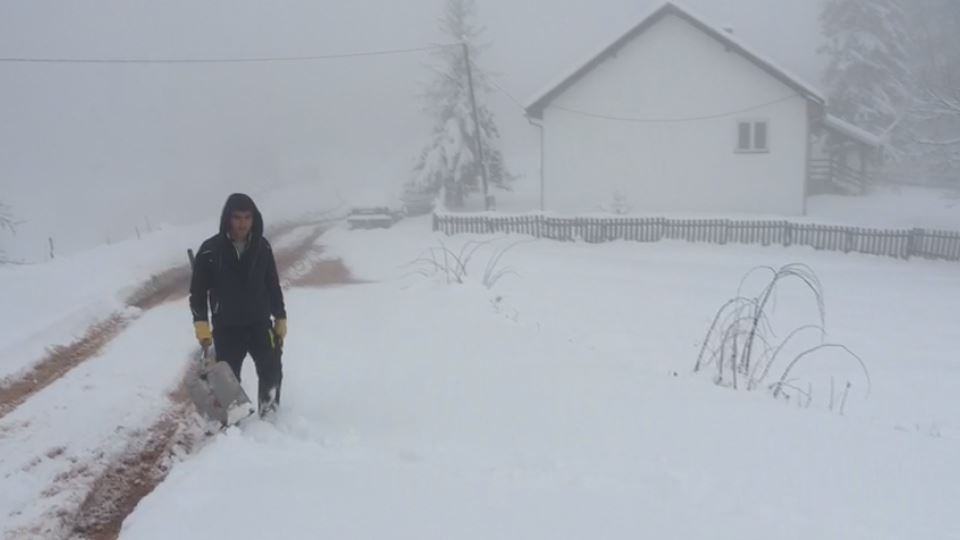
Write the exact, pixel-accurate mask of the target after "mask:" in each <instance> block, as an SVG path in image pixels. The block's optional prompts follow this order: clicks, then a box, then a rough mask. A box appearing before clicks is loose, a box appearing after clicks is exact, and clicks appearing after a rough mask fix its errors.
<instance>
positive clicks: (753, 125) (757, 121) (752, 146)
mask: <svg viewBox="0 0 960 540" xmlns="http://www.w3.org/2000/svg"><path fill="white" fill-rule="evenodd" d="M744 124H746V125H748V126H750V128H749V129H750V140H749V144H748V145H747V148H744V147H742V146H740V129H741V127H742V126H743V125H744ZM759 125H763V126H764V128H765V132H766V133H765V135H766V141H764V142H766V144H765V145H764V147H763V148H758V147H757V146H756V140H757V126H759ZM735 135H736V142H735V143H734V148H735V150H734V151H735V152H736V153H738V154H769V153H770V122H769V121H768V120H767V119H766V118H741V119H739V120H737V129H736V131H735Z"/></svg>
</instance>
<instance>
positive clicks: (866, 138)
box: [823, 114, 883, 148]
mask: <svg viewBox="0 0 960 540" xmlns="http://www.w3.org/2000/svg"><path fill="white" fill-rule="evenodd" d="M823 125H824V126H825V127H826V128H827V129H829V130H832V131H835V132H837V133H840V134H842V135H846V136H847V137H850V138H851V139H853V140H855V141H858V142H861V143H863V144H865V145H867V146H870V147H873V148H880V147H881V146H883V139H882V138H881V137H880V136H878V135H874V134H873V133H870V132H869V131H867V130H865V129H863V128H860V127H857V126H855V125H853V124H851V123H850V122H847V121H846V120H843V119H841V118H838V117H836V116H833V115H831V114H828V115H826V116H825V117H824V119H823Z"/></svg>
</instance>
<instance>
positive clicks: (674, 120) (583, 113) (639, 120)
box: [547, 94, 797, 124]
mask: <svg viewBox="0 0 960 540" xmlns="http://www.w3.org/2000/svg"><path fill="white" fill-rule="evenodd" d="M795 97H797V94H791V95H789V96H785V97H782V98H780V99H775V100H773V101H768V102H766V103H760V104H758V105H753V106H750V107H746V108H743V109H738V110H736V111H729V112H723V113H717V114H709V115H704V116H688V117H674V118H666V117H664V118H656V117H629V116H613V115H608V114H598V113H592V112H587V111H581V110H577V109H571V108H568V107H563V106H560V105H554V104H550V105H547V108H549V109H557V110H560V111H564V112H568V113H571V114H578V115H581V116H586V117H589V118H597V119H600V120H611V121H616V122H633V123H640V124H669V123H681V122H699V121H703V120H716V119H718V118H727V117H730V116H737V115H740V114H744V113H748V112H751V111H756V110H758V109H762V108H764V107H769V106H770V105H776V104H777V103H783V102H784V101H788V100H791V99H793V98H795Z"/></svg>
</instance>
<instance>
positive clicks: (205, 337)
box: [193, 321, 213, 347]
mask: <svg viewBox="0 0 960 540" xmlns="http://www.w3.org/2000/svg"><path fill="white" fill-rule="evenodd" d="M193 330H194V332H195V333H196V335H197V342H199V343H200V346H201V347H209V346H210V345H213V334H212V333H211V332H210V323H208V322H207V321H197V322H195V323H193Z"/></svg>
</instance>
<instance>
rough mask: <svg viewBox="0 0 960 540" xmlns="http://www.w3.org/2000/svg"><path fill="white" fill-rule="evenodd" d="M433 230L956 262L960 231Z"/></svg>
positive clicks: (484, 225) (546, 225)
mask: <svg viewBox="0 0 960 540" xmlns="http://www.w3.org/2000/svg"><path fill="white" fill-rule="evenodd" d="M433 230H435V231H440V232H443V233H444V234H448V235H451V234H467V233H469V234H490V233H513V234H527V235H530V236H535V237H537V238H548V239H551V240H560V241H576V240H580V241H584V242H595V243H596V242H609V241H612V240H631V241H637V242H658V241H661V240H685V241H687V242H702V243H712V244H760V245H764V246H769V245H782V246H809V247H812V248H814V249H818V250H824V251H841V252H843V253H864V254H869V255H883V256H887V257H896V258H901V259H909V258H911V257H921V258H924V259H942V260H949V261H960V232H954V231H936V230H926V229H870V228H863V227H848V226H841V225H818V224H814V223H794V222H791V221H745V220H733V219H669V218H641V217H553V216H544V215H539V214H535V215H526V216H491V215H481V216H469V215H455V214H434V215H433Z"/></svg>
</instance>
